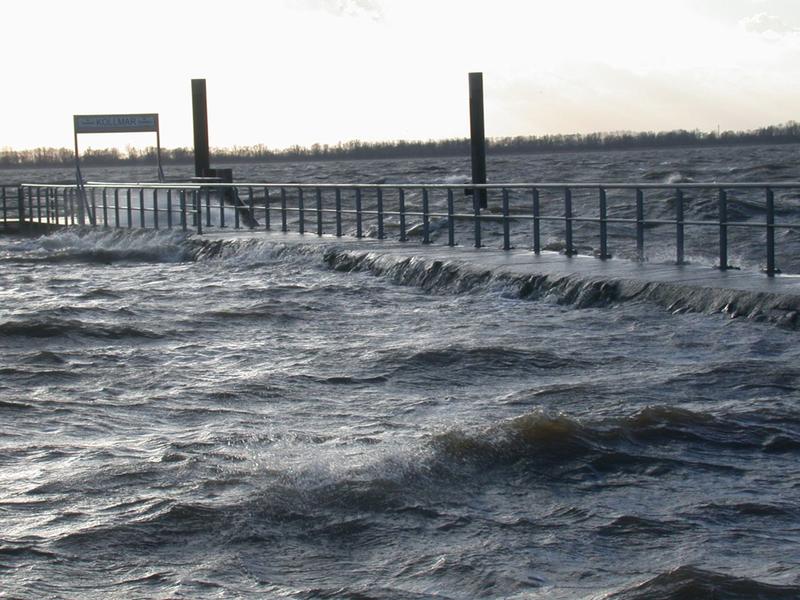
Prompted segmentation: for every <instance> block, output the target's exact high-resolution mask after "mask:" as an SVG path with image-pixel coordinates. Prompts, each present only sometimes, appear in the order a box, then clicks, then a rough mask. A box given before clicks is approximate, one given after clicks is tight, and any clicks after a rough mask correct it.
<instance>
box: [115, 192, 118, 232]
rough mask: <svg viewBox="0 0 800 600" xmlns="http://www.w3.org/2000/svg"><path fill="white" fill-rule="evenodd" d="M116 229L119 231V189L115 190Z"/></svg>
mask: <svg viewBox="0 0 800 600" xmlns="http://www.w3.org/2000/svg"><path fill="white" fill-rule="evenodd" d="M114 228H115V229H119V188H114Z"/></svg>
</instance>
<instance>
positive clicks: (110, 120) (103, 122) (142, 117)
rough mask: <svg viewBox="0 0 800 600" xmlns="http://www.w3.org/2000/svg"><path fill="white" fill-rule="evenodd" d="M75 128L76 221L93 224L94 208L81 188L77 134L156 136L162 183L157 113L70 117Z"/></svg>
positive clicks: (162, 174) (162, 172) (159, 172)
mask: <svg viewBox="0 0 800 600" xmlns="http://www.w3.org/2000/svg"><path fill="white" fill-rule="evenodd" d="M72 123H73V125H74V127H75V179H76V181H77V183H78V193H79V195H80V200H79V202H78V220H79V222H80V224H81V225H84V224H85V218H86V216H88V217H89V222H90V223H92V224H94V223H95V215H94V206H93V205H91V206H90V205H89V202H88V200H87V199H86V191H85V190H84V188H83V176H82V175H81V160H80V156H81V155H80V151H79V150H78V134H81V133H137V132H153V133H155V134H156V161H157V162H158V180H159V181H164V171H163V170H162V169H161V133H160V132H159V130H158V113H142V114H134V115H72Z"/></svg>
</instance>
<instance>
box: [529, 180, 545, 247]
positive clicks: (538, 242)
mask: <svg viewBox="0 0 800 600" xmlns="http://www.w3.org/2000/svg"><path fill="white" fill-rule="evenodd" d="M531 195H532V201H533V251H534V252H535V253H536V254H541V252H542V235H541V228H540V222H539V218H540V217H541V214H540V208H541V207H540V205H539V190H538V189H537V188H533V190H531Z"/></svg>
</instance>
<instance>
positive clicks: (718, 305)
mask: <svg viewBox="0 0 800 600" xmlns="http://www.w3.org/2000/svg"><path fill="white" fill-rule="evenodd" d="M199 237H200V236H198V238H199ZM201 239H202V240H203V243H208V244H214V243H216V244H228V243H230V244H235V243H246V242H248V241H255V240H258V241H265V240H266V241H269V242H271V243H275V244H286V245H295V246H316V247H322V248H323V249H324V250H325V251H326V252H327V253H328V256H329V257H330V263H331V265H332V266H334V267H335V268H340V269H342V270H367V271H372V272H375V273H379V274H380V273H393V274H395V275H398V276H397V277H396V279H397V280H398V281H400V282H407V283H413V284H418V285H421V286H422V287H429V288H435V287H447V286H448V282H450V283H452V281H453V280H454V279H458V278H459V277H461V278H463V277H464V276H473V277H479V278H480V277H483V278H484V279H492V280H496V281H498V283H500V282H507V283H509V284H511V285H516V286H517V289H518V290H519V293H520V295H523V296H532V295H545V294H553V295H555V296H556V297H557V298H558V299H559V301H563V302H565V303H573V304H578V305H592V304H602V303H613V302H619V301H625V300H635V299H641V300H646V301H652V302H655V303H656V304H659V305H661V306H663V307H664V308H666V309H669V310H671V311H673V312H685V311H691V312H706V313H720V312H722V313H726V314H728V315H730V316H731V317H740V316H746V317H749V318H753V319H756V320H766V321H771V322H776V323H779V324H781V325H785V326H789V327H798V326H800V275H780V274H778V275H775V276H774V277H765V276H764V274H763V273H760V272H758V271H754V270H737V269H726V270H721V269H714V268H710V267H709V266H708V265H692V264H682V265H676V264H657V263H648V262H636V261H630V260H625V259H606V260H598V259H597V258H594V257H591V256H582V255H573V256H565V255H564V254H560V253H557V252H541V253H540V254H535V253H533V252H531V251H530V250H526V249H511V250H502V249H494V248H485V247H484V248H472V247H465V246H454V247H450V246H441V245H436V246H433V245H420V244H415V243H408V242H397V241H392V240H375V239H358V238H352V237H335V236H328V235H325V236H321V237H318V236H316V235H310V234H298V233H293V232H278V231H268V232H265V231H247V230H234V231H227V232H209V233H206V234H204V235H203V236H202V238H201ZM411 263H413V264H411ZM445 264H447V265H448V267H449V268H448V269H443V266H444V265H445ZM401 271H404V272H405V275H402V274H401ZM456 285H457V284H452V286H456Z"/></svg>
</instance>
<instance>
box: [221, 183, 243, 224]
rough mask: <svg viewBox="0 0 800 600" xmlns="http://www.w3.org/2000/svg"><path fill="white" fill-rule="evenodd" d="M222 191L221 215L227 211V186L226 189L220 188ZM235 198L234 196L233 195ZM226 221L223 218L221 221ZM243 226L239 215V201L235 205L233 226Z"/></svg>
mask: <svg viewBox="0 0 800 600" xmlns="http://www.w3.org/2000/svg"><path fill="white" fill-rule="evenodd" d="M220 191H221V193H220V195H219V211H220V217H222V214H223V213H224V212H225V194H226V193H227V188H226V189H225V190H220ZM232 198H233V196H232ZM222 222H224V220H223V219H221V220H220V223H222ZM239 227H241V220H240V216H239V204H238V202H237V203H235V204H234V205H233V228H234V229H239Z"/></svg>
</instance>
